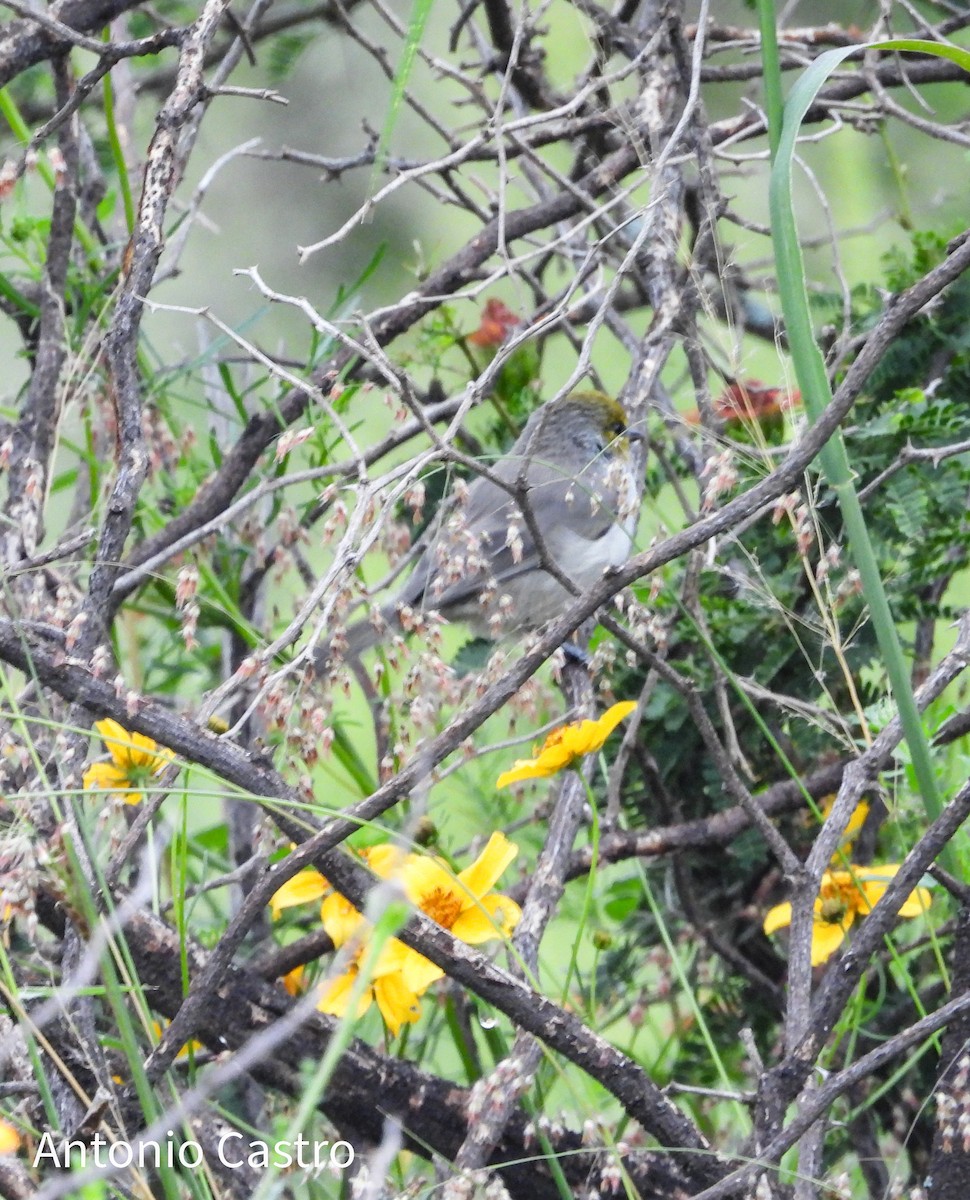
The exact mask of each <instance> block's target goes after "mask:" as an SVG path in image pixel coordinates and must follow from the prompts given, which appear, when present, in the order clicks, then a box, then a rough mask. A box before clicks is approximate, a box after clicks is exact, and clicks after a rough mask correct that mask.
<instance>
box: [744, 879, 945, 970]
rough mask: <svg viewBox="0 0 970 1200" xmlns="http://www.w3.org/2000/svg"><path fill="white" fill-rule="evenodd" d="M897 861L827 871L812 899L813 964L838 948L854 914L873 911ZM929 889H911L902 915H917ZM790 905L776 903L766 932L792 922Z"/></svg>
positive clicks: (926, 905) (924, 907) (923, 907)
mask: <svg viewBox="0 0 970 1200" xmlns="http://www.w3.org/2000/svg"><path fill="white" fill-rule="evenodd" d="M899 868H900V864H899V863H886V864H885V865H884V866H879V867H876V866H873V867H852V868H851V869H850V870H846V871H826V872H825V874H824V875H823V876H822V885H821V888H820V890H819V894H818V896H817V897H816V900H815V913H814V922H813V925H812V966H813V967H817V966H818V965H819V964H820V963H824V962H827V961H828V959H829V958H831V956H832V955H833V954H834V953H835V951H836V950H838V948H839V946H841V945H842V942H843V940H844V938H845V936H846V934H847V933H848V931H849V928H850V927H851V925H852V923H853V921H855V919H856V917H857V916H862V917H864V916H865V915H866V914H867V913H870V912H872V908H873V905H874V904H876V903H877V902H878V901H879V900H880V899H881V897H882V896H883V894H884V893H885V891H886V889H887V888H888V887H889V884H890V883H891V882H892V880H893V877H894V876H895V875H896V872H897V871H898V870H899ZM930 900H931V896H930V892H929V889H928V888H922V887H918V888H914V890H913V891H911V892H910V894H909V895H908V896H907V897H906V901H905V903H904V904H903V907H902V908H901V909H900V910H899V915H900V916H901V917H918V916H919V915H920V914H921V913H923V912H925V911H926V910H927V909H928V908H929V906H930ZM791 916H792V913H791V904H790V903H789V902H788V901H785V903H784V904H777V905H775V907H774V908H773V909H771V910H770V911H769V913H768V915H767V916H766V917H765V920H764V931H765V933H774V932H775V931H776V930H778V929H782V928H784V927H785V926H787V925H790V924H791Z"/></svg>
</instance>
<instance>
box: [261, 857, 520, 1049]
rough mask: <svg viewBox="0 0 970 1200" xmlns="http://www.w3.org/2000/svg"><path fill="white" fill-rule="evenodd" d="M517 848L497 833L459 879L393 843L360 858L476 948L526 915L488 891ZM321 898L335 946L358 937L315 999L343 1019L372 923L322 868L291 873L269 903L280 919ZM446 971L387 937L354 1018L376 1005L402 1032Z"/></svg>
mask: <svg viewBox="0 0 970 1200" xmlns="http://www.w3.org/2000/svg"><path fill="white" fill-rule="evenodd" d="M517 853H518V847H517V846H514V845H513V844H512V843H511V842H510V841H509V840H508V838H506V836H505V835H504V834H502V833H493V834H492V836H491V838H490V839H489V841H488V845H487V846H486V847H485V849H484V850H483V851H482V853H481V854H480V855H479V856H478V858H477V859H476V861H475V862H474V863H472V865H471V866H470V867H467V868H466V869H465V870H464V871H461V872H460V873H459V874H458V875H457V876H456V875H454V873H453V872H452V871H450V870H449V869H448V866H447V865H446V864H445V863H444V862H443V861H442V860H441V859H438V858H432V857H430V856H428V855H424V854H405V853H404V851H403V850H401V849H400V848H399V847H398V846H394V845H391V844H389V843H387V844H382V845H378V846H371V847H369V848H368V849H366V850H364V851H362V852H361V855H362V857H363V858H364V860H365V861H366V862H367V864H368V866H369V867H370V868H371V870H372V871H373V872H374V873H375V874H376V875H378V876H380V877H381V878H382V879H391V878H398V879H400V881H401V884H402V886H403V888H404V891H405V894H406V895H407V897H408V899H409V900H410V901H411V902H412V903H413V904H414V905H415V906H416V907H417V908H420V909H421V910H422V911H423V912H424V913H426V914H427V916H429V917H431V919H432V920H433V921H437V923H438V924H439V925H442V926H444V928H445V929H449V930H450V931H451V932H452V933H453V934H454V935H455V937H457V938H461V940H462V941H465V942H468V943H469V944H471V945H477V944H479V943H481V942H486V941H490V940H492V939H494V938H500V937H507V936H508V935H509V934H510V933H511V932H512V930H513V929H514V928H515V926H516V924H517V923H518V920H519V917H520V916H521V915H522V914H521V911H520V909H519V906H518V905H517V904H516V903H515V901H514V900H510V899H509V898H508V897H507V896H501V895H498V894H497V893H494V892H492V891H491V888H492V886H493V885H494V884H495V882H496V881H497V880H498V878H499V876H500V875H501V874H502V872H503V871H504V870H505V869H506V867H507V866H508V865H509V863H511V861H512V860H513V859H514V858H515V856H516V854H517ZM321 897H323V903H322V904H321V905H320V920H321V922H322V924H323V927H324V929H325V930H326V931H327V933H328V934H329V935H330V937H331V939H332V940H333V944H334V945H335V946H337V947H338V948H339V947H341V946H344V945H346V944H347V943H348V942H350V941H352V940H353V939H358V940H359V941H360V945H359V947H358V948H357V949H356V950H355V951H354V954H353V958H352V959H351V962H350V964H349V965H348V967H347V969H346V970H345V971H344V972H343V973H342V974H341V975H338V976H337V977H336V978H335V979H332V980H331V981H330V982H329V983H327V984H324V986H323V989H322V991H321V993H320V998H319V1000H318V1002H317V1008H318V1009H319V1010H320V1011H321V1012H325V1013H329V1014H330V1015H331V1016H335V1017H343V1016H345V1015H346V1013H347V1011H348V1009H349V1006H350V996H351V992H352V991H353V988H354V984H355V982H356V980H357V975H358V973H359V971H360V960H361V957H362V956H363V953H364V951H365V949H366V947H367V942H368V939H369V938H370V936H371V928H370V925H369V923H368V922H367V921H366V920H365V919H364V917H363V916H362V915H361V913H360V912H359V911H358V910H357V909H356V908H355V907H354V906H353V904H351V902H350V901H349V900H348V899H347V898H346V897H345V896H342V895H341V894H340V893H339V892H335V891H333V890H332V889H331V888H330V885H329V884H328V883H327V881H326V879H324V877H323V876H322V875H321V874H320V873H319V871H313V870H307V871H302V872H300V874H299V875H296V876H294V878H293V879H291V880H289V881H288V882H287V883H285V884H283V886H282V887H281V888H280V889H279V890H278V891H277V892H276V894H275V895H274V896H273V898H272V900H271V901H270V905H271V907H272V908H273V913H274V916H275V915H276V913H277V912H279V911H280V910H281V909H283V908H286V907H288V906H289V905H291V904H302V903H305V902H308V901H311V900H318V899H320V898H321ZM443 974H444V971H442V970H441V968H440V967H436V966H435V965H434V963H432V962H429V961H428V959H426V958H425V957H424V956H423V955H421V954H418V952H417V951H416V950H412V949H411V948H410V947H408V946H405V944H404V943H403V942H402V941H400V940H399V939H398V938H390V939H389V940H388V942H387V943H386V944H385V945H384V947H383V948H382V949H381V952H380V954H379V955H378V957H377V962H376V963H375V964H374V967H373V971H372V972H371V979H370V982H369V984H368V986H367V987H366V988H365V989H364V991H363V992H362V993H361V997H360V1000H359V1001H358V1005H357V1014H356V1015H357V1016H358V1017H359V1016H362V1015H363V1014H364V1013H365V1012H366V1011H367V1010H368V1009H369V1008H370V1006H371V1005H372V1004H376V1005H377V1007H378V1009H379V1010H380V1013H381V1016H382V1017H383V1018H384V1020H385V1022H386V1023H387V1026H388V1028H389V1029H390V1030H391V1032H392V1033H394V1034H397V1033H398V1031H399V1030H400V1028H401V1026H402V1025H404V1024H410V1023H411V1022H413V1021H416V1020H417V1019H418V1017H419V1016H420V1005H419V1003H418V1002H419V1000H420V997H421V995H422V994H423V993H424V992H425V991H427V989H428V988H429V987H430V985H431V984H432V983H434V981H435V980H436V979H440V978H441V976H442V975H443Z"/></svg>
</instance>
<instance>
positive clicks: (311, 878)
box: [269, 867, 330, 920]
mask: <svg viewBox="0 0 970 1200" xmlns="http://www.w3.org/2000/svg"><path fill="white" fill-rule="evenodd" d="M329 890H330V884H329V883H327V881H326V879H324V877H323V876H322V875H321V874H320V872H319V871H316V870H314V868H313V867H309V868H308V869H307V870H305V871H299V872H298V873H297V874H296V875H294V876H293V878H292V879H288V880H287V881H286V883H284V884H282V886H280V887H279V888H277V890H276V891H275V892H274V893H273V895H272V896H271V897H270V901H269V907H270V912H271V913H272V914H273V919H274V920H276V918H277V917H278V916H279V915H280V913H281V912H282V911H283V909H284V908H293V907H295V906H296V905H297V904H310V903H312V902H313V901H315V900H319V899H321V898H322V897H323V896H325V895H326V894H327V892H328V891H329Z"/></svg>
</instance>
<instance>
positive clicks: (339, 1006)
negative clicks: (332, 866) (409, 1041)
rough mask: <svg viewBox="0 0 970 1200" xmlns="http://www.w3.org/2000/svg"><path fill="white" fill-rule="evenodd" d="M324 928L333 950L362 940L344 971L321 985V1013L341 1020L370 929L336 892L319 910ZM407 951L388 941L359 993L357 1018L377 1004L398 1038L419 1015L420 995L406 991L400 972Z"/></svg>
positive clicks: (402, 946)
mask: <svg viewBox="0 0 970 1200" xmlns="http://www.w3.org/2000/svg"><path fill="white" fill-rule="evenodd" d="M320 919H321V920H322V922H323V927H324V929H325V930H326V931H327V933H329V934H330V937H331V939H332V940H333V944H334V945H335V946H338V947H339V946H343V945H344V944H345V943H346V942H348V941H350V940H351V939H352V938H354V937H360V938H361V944H360V946H359V947H358V949H357V950H356V951H355V953H354V956H353V959H352V960H351V962H350V965H349V966H348V967H347V969H346V971H344V972H343V974H342V975H338V976H337V977H336V979H332V980H331V981H330V982H329V983H327V984H324V987H323V990H322V991H321V993H320V998H319V1000H318V1001H317V1008H318V1009H319V1010H320V1012H324V1013H329V1014H330V1015H331V1016H334V1017H343V1016H345V1015H346V1013H347V1009H348V1007H349V1005H350V996H351V992H352V991H353V988H354V984H355V983H356V981H357V975H358V972H359V970H360V959H361V957H362V955H363V953H364V950H365V949H366V947H367V938H368V936H369V933H370V927H369V925H368V924H367V922H366V921H365V920H364V918H363V917H362V916H361V914H360V913H359V912H358V911H357V909H356V908H354V906H353V905H352V904H351V903H350V901H349V900H348V899H346V897H344V896H341V895H340V893H339V892H332V893H331V894H330V895H329V896H327V898H326V899H325V900H324V902H323V904H322V906H321V908H320ZM406 952H407V947H406V946H405V945H404V943H403V942H399V941H398V940H397V938H391V939H390V941H388V942H387V944H386V945H385V946H384V947H383V949H382V950H381V952H380V954H379V955H378V956H377V962H376V963H375V964H374V969H373V973H372V974H371V979H370V983H369V985H368V986H367V987H366V988H365V989H364V991H363V992H362V993H361V996H360V1000H359V1001H358V1003H357V1014H356V1015H357V1016H358V1017H362V1016H363V1015H364V1013H365V1012H366V1011H367V1010H368V1009H369V1008H370V1006H371V1004H372V1003H376V1004H377V1007H378V1010H379V1011H380V1014H381V1016H382V1017H383V1018H384V1020H385V1021H386V1023H387V1026H388V1028H389V1029H390V1031H391V1033H393V1034H395V1035H397V1033H398V1032H399V1030H400V1028H401V1026H402V1025H405V1024H412V1023H413V1022H415V1021H416V1020H417V1019H418V1017H419V1016H420V1015H421V1007H420V1005H419V1004H418V999H419V994H418V991H417V990H416V989H414V988H411V987H408V985H407V984H406V983H405V981H404V977H403V975H402V972H401V963H402V961H403V958H404V955H405V953H406Z"/></svg>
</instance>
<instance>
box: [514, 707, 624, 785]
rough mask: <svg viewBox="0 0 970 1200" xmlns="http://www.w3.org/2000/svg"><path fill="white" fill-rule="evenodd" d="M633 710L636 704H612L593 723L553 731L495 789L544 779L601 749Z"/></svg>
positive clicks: (563, 727) (575, 723) (576, 723)
mask: <svg viewBox="0 0 970 1200" xmlns="http://www.w3.org/2000/svg"><path fill="white" fill-rule="evenodd" d="M635 708H636V703H635V701H633V700H624V701H622V702H621V703H619V704H614V705H612V707H610V708H608V709H607V710H606V712H605V713H603V715H602V716H601V717H599V718H598V719H597V720H595V721H578V722H574V723H572V724H570V725H562V726H560V727H559V728H558V729H554V730H553V731H552V732H551V733H550V734H549V736H548V737H547V738H546V740H545V742H544V743H543V746H542V749H541V750H540V751H539V753H538V755H537V756H536V757H535V758H531V759H519V760H518V761H517V762H516V763H514V764H513V766H512V769H511V770H510V771H505V772H504V773H503V774H501V775H500V776H499V777H498V779H497V780H496V782H495V786H496V787H497V788H503V787H506V786H507V785H508V784H510V783H518V782H520V781H521V780H523V779H543V778H545V777H546V776H548V775H555V774H556V773H557V772H558V771H561V770H563V768H564V767H568V766H571V765H572V764H573V763H574V762H575V761H576V759H577V758H582V756H583V755H584V754H592V753H594V752H595V751H596V750H601V749H602V748H603V745H604V743H605V742H606V739H607V738H608V737H609V736H610V734H611V733H612V732H613V730H614V729H615V728H616V727H617V725H619V723H620V722H621V721H622V720H623V719H624V717H628V716H629V715H630V713H631V712H633V710H634V709H635Z"/></svg>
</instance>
